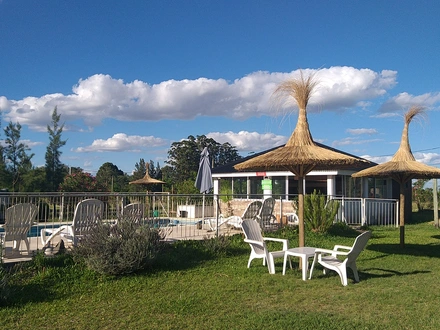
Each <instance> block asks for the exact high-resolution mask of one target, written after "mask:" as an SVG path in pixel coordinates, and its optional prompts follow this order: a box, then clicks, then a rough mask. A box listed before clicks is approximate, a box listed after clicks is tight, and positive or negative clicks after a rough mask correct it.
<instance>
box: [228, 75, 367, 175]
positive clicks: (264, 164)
mask: <svg viewBox="0 0 440 330" xmlns="http://www.w3.org/2000/svg"><path fill="white" fill-rule="evenodd" d="M316 85H317V82H316V81H315V80H314V79H313V75H310V76H308V77H307V78H304V77H303V75H302V73H301V77H300V79H293V80H289V81H285V82H283V83H281V84H280V85H279V86H278V87H277V89H276V90H275V92H274V94H275V95H277V97H285V96H291V97H293V98H294V99H295V100H296V102H297V104H298V108H299V113H298V122H297V124H296V127H295V130H294V131H293V133H292V135H291V136H290V138H289V140H288V141H287V143H286V144H285V145H284V146H282V147H279V148H278V149H275V150H273V151H270V152H267V153H264V154H262V155H260V156H258V157H254V158H252V159H249V160H247V161H245V162H242V163H239V164H237V165H235V166H234V168H235V169H237V170H239V171H243V170H259V171H262V170H271V171H280V170H281V171H285V170H288V171H291V172H292V173H294V174H295V175H298V176H303V175H306V174H307V173H309V172H310V171H312V170H327V169H335V168H338V169H343V168H353V167H361V168H365V167H369V166H372V165H373V163H371V162H369V161H368V160H365V159H362V158H359V157H356V156H353V155H349V154H347V153H342V152H339V151H338V150H336V149H331V148H328V147H325V148H324V147H322V145H318V144H317V143H315V142H314V141H313V138H312V134H311V133H310V128H309V123H308V121H307V110H306V107H307V104H308V102H309V99H310V97H311V95H312V92H313V90H314V88H315V87H316Z"/></svg>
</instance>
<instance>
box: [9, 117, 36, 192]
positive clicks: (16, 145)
mask: <svg viewBox="0 0 440 330" xmlns="http://www.w3.org/2000/svg"><path fill="white" fill-rule="evenodd" d="M4 132H5V136H6V139H5V144H6V146H5V149H4V151H5V156H6V159H8V160H9V163H8V164H7V168H8V170H9V171H10V173H11V175H12V191H15V189H16V187H18V188H19V186H20V180H21V175H22V174H24V173H26V172H27V171H29V170H31V169H32V163H31V159H32V157H33V156H34V154H27V151H29V150H31V149H30V148H29V147H28V146H27V145H26V144H24V143H23V142H20V135H21V125H20V123H16V124H13V123H12V122H9V125H8V126H7V127H6V128H5V129H4Z"/></svg>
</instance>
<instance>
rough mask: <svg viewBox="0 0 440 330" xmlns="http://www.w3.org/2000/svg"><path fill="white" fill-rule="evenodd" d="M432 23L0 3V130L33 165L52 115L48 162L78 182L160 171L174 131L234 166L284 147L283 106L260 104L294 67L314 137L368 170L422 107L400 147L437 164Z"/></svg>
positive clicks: (413, 17) (362, 5) (233, 5)
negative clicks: (56, 134)
mask: <svg viewBox="0 0 440 330" xmlns="http://www.w3.org/2000/svg"><path fill="white" fill-rule="evenodd" d="M438 13H440V2H438V1H433V0H431V1H424V0H419V1H413V0H412V1H406V0H401V1H374V0H370V1H354V0H351V1H337V0H335V1H324V0H323V1H313V0H311V1H257V0H255V1H241V0H234V1H207V0H204V1H198V0H194V1H177V0H175V1H167V0H162V1H159V0H158V1H137V0H127V1H114V0H105V1H98V0H75V1H58V0H39V1H35V0H34V1H31V0H0V109H1V111H2V127H5V126H6V125H7V123H9V122H10V121H12V122H13V123H15V122H19V123H20V124H21V125H22V134H21V137H22V139H23V141H24V142H25V143H27V144H28V145H29V147H31V149H32V152H33V153H35V156H34V158H33V159H32V160H33V164H34V165H35V166H42V165H44V154H45V151H46V147H47V144H48V140H49V139H48V134H47V125H48V124H50V121H51V114H52V111H53V109H54V107H55V106H57V107H58V113H59V114H61V121H62V122H64V123H65V128H64V132H63V138H65V139H67V140H68V141H67V144H66V146H65V147H63V148H62V150H61V151H62V152H63V154H62V158H61V160H62V162H63V163H65V164H67V165H69V166H79V167H81V168H83V169H85V170H86V171H89V172H91V173H92V174H96V171H97V170H98V169H99V167H100V166H101V165H102V164H103V163H105V162H111V163H113V164H115V165H116V166H118V167H119V168H120V169H121V170H123V171H124V172H127V173H131V172H132V171H133V170H134V166H135V164H136V162H139V160H140V159H141V158H144V159H145V160H146V161H149V160H153V161H154V162H159V163H160V164H161V165H163V164H164V163H163V162H164V161H165V160H166V158H167V151H168V149H169V147H170V144H171V143H172V142H175V141H180V140H181V139H184V138H186V137H188V135H193V136H197V135H202V134H204V135H207V136H209V137H212V138H214V139H215V140H216V141H218V142H220V143H223V142H229V143H231V144H232V145H234V146H236V147H237V149H238V151H239V152H240V154H242V155H243V156H246V155H248V154H249V153H250V152H256V151H261V150H264V149H267V148H271V147H273V146H276V145H280V144H282V143H284V142H286V141H287V139H288V137H289V136H290V134H291V133H292V131H293V129H294V127H295V125H296V120H297V109H296V108H295V107H294V106H290V107H287V108H280V107H277V106H275V104H274V102H273V99H272V98H271V94H272V92H273V90H274V88H275V86H276V85H277V84H278V83H279V82H281V81H283V80H285V79H288V78H291V77H295V76H297V75H298V72H299V70H300V69H302V70H303V71H304V72H306V73H316V77H317V79H318V80H319V81H320V84H319V86H318V90H317V92H316V93H315V94H314V95H313V97H312V99H311V102H310V107H309V111H308V119H309V124H310V129H311V133H312V136H313V138H314V140H316V141H318V142H321V143H324V144H326V145H329V146H332V147H335V148H338V149H340V150H343V151H345V152H349V153H352V154H356V155H359V156H363V157H365V158H368V159H371V160H373V161H376V162H378V163H381V162H384V161H386V160H388V159H389V158H390V157H391V156H392V155H393V154H394V153H395V152H396V150H397V148H398V145H399V141H400V137H401V132H402V128H403V114H404V112H405V111H406V110H408V109H409V107H410V106H412V105H422V106H425V107H426V114H425V116H424V117H423V118H422V117H420V118H419V120H417V119H415V120H414V121H413V122H412V124H411V127H410V132H409V134H410V144H411V148H412V151H413V153H414V155H415V157H416V159H417V160H420V161H422V162H424V163H426V164H429V165H432V166H439V165H440V139H439V133H438V132H439V130H438V127H439V123H440V112H439V110H440V83H439V77H440V61H439V54H440V24H438ZM1 139H4V134H3V131H2V134H1V135H0V140H1Z"/></svg>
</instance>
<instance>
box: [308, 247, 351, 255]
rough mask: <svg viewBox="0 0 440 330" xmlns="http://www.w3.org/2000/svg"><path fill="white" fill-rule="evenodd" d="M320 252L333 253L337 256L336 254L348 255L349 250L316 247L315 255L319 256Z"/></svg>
mask: <svg viewBox="0 0 440 330" xmlns="http://www.w3.org/2000/svg"><path fill="white" fill-rule="evenodd" d="M319 254H332V255H334V256H336V255H347V254H348V252H343V251H337V250H330V249H319V248H318V249H315V256H317V255H319Z"/></svg>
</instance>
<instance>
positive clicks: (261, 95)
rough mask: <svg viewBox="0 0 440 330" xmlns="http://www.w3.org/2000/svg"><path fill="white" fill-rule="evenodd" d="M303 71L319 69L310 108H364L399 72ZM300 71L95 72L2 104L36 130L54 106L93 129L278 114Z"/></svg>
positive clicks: (64, 117)
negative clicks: (67, 89)
mask: <svg viewBox="0 0 440 330" xmlns="http://www.w3.org/2000/svg"><path fill="white" fill-rule="evenodd" d="M304 72H305V74H308V73H317V75H316V78H317V79H318V80H319V81H320V84H319V86H318V89H317V91H316V93H315V94H314V95H313V97H312V99H311V100H310V111H315V110H322V109H325V110H333V111H340V110H344V109H346V108H349V107H356V106H365V104H367V102H368V100H371V99H374V98H377V97H378V96H382V95H384V94H385V93H386V92H387V90H389V89H390V88H392V87H394V85H395V84H396V76H397V73H396V72H395V71H389V70H384V71H382V72H374V71H372V70H370V69H356V68H353V67H331V68H327V69H321V70H312V69H307V70H304ZM298 75H299V71H298V70H296V71H292V72H288V73H281V72H275V73H269V72H265V71H257V72H253V73H251V74H249V75H247V76H245V77H242V78H240V79H236V80H234V81H233V82H228V81H226V80H224V79H208V78H199V79H194V80H188V79H185V80H168V81H163V82H161V83H159V84H154V85H150V84H148V83H147V82H143V81H140V80H135V81H133V82H129V83H125V82H124V81H123V80H122V79H114V78H112V77H111V76H109V75H104V74H96V75H93V76H90V77H88V78H86V79H81V80H79V82H78V84H77V85H75V86H73V88H72V93H71V94H69V95H64V94H60V93H56V94H47V95H43V96H41V97H32V96H29V97H26V98H24V99H22V100H8V99H6V97H4V96H1V97H0V108H1V109H2V111H3V116H4V118H5V120H6V121H9V120H11V121H12V122H20V124H22V125H28V126H29V127H30V128H31V129H32V130H37V131H45V130H46V126H47V124H48V123H50V121H51V114H52V111H53V109H54V107H55V106H57V107H58V113H59V114H61V115H62V120H63V121H64V122H66V123H68V124H67V125H66V128H67V127H68V126H69V127H75V125H77V126H78V122H83V123H84V125H86V126H87V127H88V129H89V130H90V129H92V127H95V126H97V125H100V124H101V123H102V121H103V120H104V119H106V118H112V119H116V120H120V121H156V120H161V119H185V120H190V119H193V118H194V117H196V116H224V117H228V118H233V119H247V118H250V117H258V116H261V115H271V116H273V115H277V113H275V112H274V111H273V105H274V104H273V100H271V95H272V93H273V91H274V89H275V87H276V85H277V84H278V83H279V82H281V81H283V80H285V79H288V78H291V77H294V76H298ZM291 110H292V109H288V111H291ZM72 122H75V123H74V124H72ZM77 129H78V130H79V129H84V128H79V127H77Z"/></svg>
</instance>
